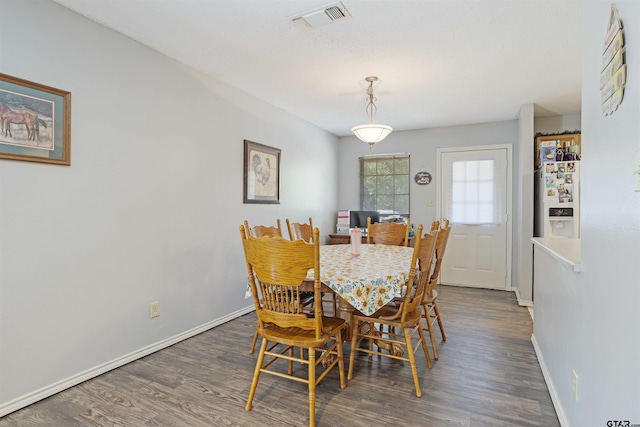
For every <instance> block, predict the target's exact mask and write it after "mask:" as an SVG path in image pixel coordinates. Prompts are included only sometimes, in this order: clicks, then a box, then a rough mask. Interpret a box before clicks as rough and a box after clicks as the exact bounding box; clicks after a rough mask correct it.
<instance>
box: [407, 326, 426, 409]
mask: <svg viewBox="0 0 640 427" xmlns="http://www.w3.org/2000/svg"><path fill="white" fill-rule="evenodd" d="M418 329H419V330H420V331H422V328H421V327H420V325H418ZM403 331H404V340H405V342H406V346H407V356H409V364H410V365H411V375H412V376H413V384H414V385H415V387H416V396H418V397H422V390H420V382H419V381H418V368H416V358H415V355H414V354H413V346H412V345H411V335H410V334H409V328H403ZM420 335H421V336H424V335H423V334H422V333H420ZM423 342H424V341H423ZM423 348H424V347H423ZM428 358H429V357H428V356H427V359H428Z"/></svg>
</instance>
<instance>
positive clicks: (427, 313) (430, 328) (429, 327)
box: [422, 304, 438, 360]
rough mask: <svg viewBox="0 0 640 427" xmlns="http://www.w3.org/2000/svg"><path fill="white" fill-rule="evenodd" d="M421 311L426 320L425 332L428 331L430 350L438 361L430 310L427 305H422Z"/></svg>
mask: <svg viewBox="0 0 640 427" xmlns="http://www.w3.org/2000/svg"><path fill="white" fill-rule="evenodd" d="M422 309H423V311H424V317H425V319H426V320H427V330H428V331H429V338H430V339H431V348H433V358H434V359H435V360H438V347H437V346H436V337H435V333H434V331H433V321H434V319H433V318H432V317H431V308H430V307H429V304H423V305H422Z"/></svg>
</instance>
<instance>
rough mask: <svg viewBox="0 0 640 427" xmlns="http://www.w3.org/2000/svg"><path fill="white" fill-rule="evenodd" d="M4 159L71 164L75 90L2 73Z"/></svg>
mask: <svg viewBox="0 0 640 427" xmlns="http://www.w3.org/2000/svg"><path fill="white" fill-rule="evenodd" d="M0 159H8V160H22V161H27V162H39V163H52V164H57V165H64V166H69V165H70V164H71V93H70V92H67V91H64V90H60V89H56V88H52V87H49V86H44V85H41V84H39V83H34V82H30V81H28V80H24V79H20V78H18V77H13V76H9V75H7V74H2V73H0Z"/></svg>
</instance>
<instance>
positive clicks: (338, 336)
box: [335, 331, 347, 388]
mask: <svg viewBox="0 0 640 427" xmlns="http://www.w3.org/2000/svg"><path fill="white" fill-rule="evenodd" d="M335 339H336V341H337V342H338V348H337V350H338V369H339V370H340V372H339V373H340V388H346V387H347V382H346V381H345V379H344V354H343V352H342V331H340V332H338V333H337V334H336V336H335Z"/></svg>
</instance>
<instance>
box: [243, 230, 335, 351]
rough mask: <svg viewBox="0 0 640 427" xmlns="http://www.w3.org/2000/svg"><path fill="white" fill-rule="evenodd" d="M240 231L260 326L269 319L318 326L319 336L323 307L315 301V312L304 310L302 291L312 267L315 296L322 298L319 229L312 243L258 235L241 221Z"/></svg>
mask: <svg viewBox="0 0 640 427" xmlns="http://www.w3.org/2000/svg"><path fill="white" fill-rule="evenodd" d="M240 235H241V237H242V245H243V248H244V254H245V260H246V263H247V273H248V280H249V285H250V286H251V292H252V293H253V302H254V304H255V307H256V314H257V316H258V328H259V329H261V330H263V329H264V327H265V324H266V323H273V324H275V325H277V326H279V327H282V328H291V327H297V328H300V329H303V330H315V335H316V339H320V336H321V334H322V309H321V307H320V305H319V304H316V307H315V309H314V315H313V316H311V317H310V316H308V315H307V314H305V313H304V312H303V310H302V309H303V302H302V298H301V292H300V285H301V284H302V282H303V281H304V280H305V278H306V277H307V272H308V270H309V269H310V268H313V269H314V297H315V298H316V299H317V300H318V301H319V300H320V299H321V294H320V246H319V243H318V242H319V235H320V231H319V230H318V229H317V228H315V229H314V230H313V243H306V242H305V241H303V240H293V241H291V240H286V239H284V238H281V237H279V236H276V237H271V238H266V237H262V238H255V237H253V236H252V235H250V234H249V233H247V231H246V230H245V229H244V226H242V225H241V226H240ZM293 345H296V344H293Z"/></svg>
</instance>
